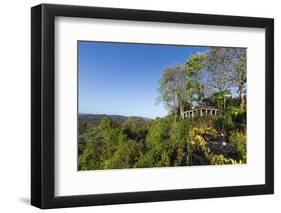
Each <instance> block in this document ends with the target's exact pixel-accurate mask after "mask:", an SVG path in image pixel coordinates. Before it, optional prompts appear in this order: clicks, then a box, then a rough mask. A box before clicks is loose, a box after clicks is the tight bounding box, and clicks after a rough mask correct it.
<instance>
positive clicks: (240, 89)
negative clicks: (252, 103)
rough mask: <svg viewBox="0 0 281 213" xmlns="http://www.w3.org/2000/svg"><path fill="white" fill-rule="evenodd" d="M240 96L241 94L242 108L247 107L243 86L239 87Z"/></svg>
mask: <svg viewBox="0 0 281 213" xmlns="http://www.w3.org/2000/svg"><path fill="white" fill-rule="evenodd" d="M239 96H240V109H241V110H243V109H244V108H245V98H244V94H243V87H239Z"/></svg>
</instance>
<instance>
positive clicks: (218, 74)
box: [206, 47, 233, 92]
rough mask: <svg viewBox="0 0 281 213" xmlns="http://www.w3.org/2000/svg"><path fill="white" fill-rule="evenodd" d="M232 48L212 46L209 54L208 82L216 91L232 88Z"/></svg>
mask: <svg viewBox="0 0 281 213" xmlns="http://www.w3.org/2000/svg"><path fill="white" fill-rule="evenodd" d="M232 49H233V48H221V47H220V48H218V47H211V48H210V50H209V52H208V54H207V64H206V71H207V72H206V73H207V76H206V79H207V81H206V82H207V84H208V86H209V87H210V88H211V89H213V90H214V91H215V92H217V91H221V90H227V89H230V87H231V86H232V76H233V75H232V70H231V69H232V67H231V66H230V65H231V54H232Z"/></svg>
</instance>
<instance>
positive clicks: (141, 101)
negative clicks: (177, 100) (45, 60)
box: [78, 41, 207, 118]
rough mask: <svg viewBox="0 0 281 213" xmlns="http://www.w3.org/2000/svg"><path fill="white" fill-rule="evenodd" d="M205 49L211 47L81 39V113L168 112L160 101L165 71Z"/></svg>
mask: <svg viewBox="0 0 281 213" xmlns="http://www.w3.org/2000/svg"><path fill="white" fill-rule="evenodd" d="M205 51H207V47H194V46H177V45H156V44H130V43H111V42H92V41H90V42H86V41H79V42H78V54H79V58H78V69H79V70H78V71H79V72H78V75H79V76H78V77H79V113H92V114H110V115H125V116H142V117H147V118H155V117H162V116H165V115H166V114H167V113H168V112H167V110H166V109H165V108H164V106H163V104H162V103H158V104H157V97H158V95H159V93H158V91H157V88H158V81H159V79H160V75H161V72H162V71H163V69H164V68H166V67H167V66H170V65H174V64H178V63H181V64H183V63H184V62H185V60H186V59H187V58H188V56H189V55H190V54H194V53H197V52H205Z"/></svg>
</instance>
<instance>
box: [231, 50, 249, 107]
mask: <svg viewBox="0 0 281 213" xmlns="http://www.w3.org/2000/svg"><path fill="white" fill-rule="evenodd" d="M231 65H232V68H233V71H232V82H233V84H234V85H235V86H236V87H237V90H238V94H239V98H240V109H241V110H243V109H244V108H245V105H246V103H245V93H246V77H247V73H246V72H247V61H246V49H245V48H233V54H232V60H231Z"/></svg>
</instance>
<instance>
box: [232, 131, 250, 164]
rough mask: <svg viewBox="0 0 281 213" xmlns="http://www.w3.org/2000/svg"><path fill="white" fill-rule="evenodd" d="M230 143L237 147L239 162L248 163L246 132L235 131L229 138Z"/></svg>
mask: <svg viewBox="0 0 281 213" xmlns="http://www.w3.org/2000/svg"><path fill="white" fill-rule="evenodd" d="M229 143H230V144H232V145H233V146H235V148H236V152H237V154H238V157H239V160H241V161H242V162H243V163H246V159H247V145H246V134H245V133H244V132H239V131H233V132H231V134H230V136H229Z"/></svg>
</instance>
